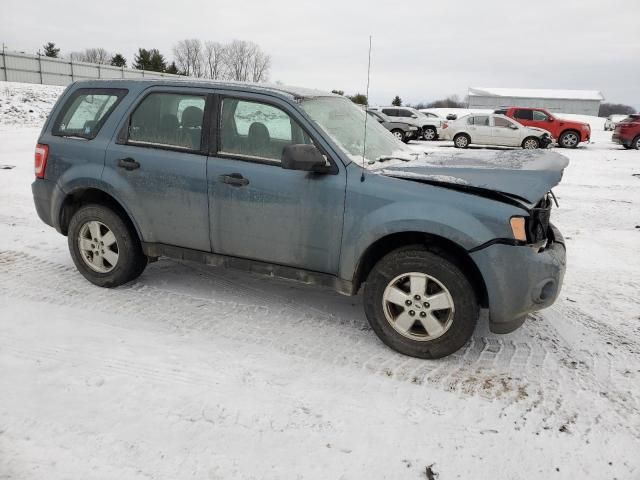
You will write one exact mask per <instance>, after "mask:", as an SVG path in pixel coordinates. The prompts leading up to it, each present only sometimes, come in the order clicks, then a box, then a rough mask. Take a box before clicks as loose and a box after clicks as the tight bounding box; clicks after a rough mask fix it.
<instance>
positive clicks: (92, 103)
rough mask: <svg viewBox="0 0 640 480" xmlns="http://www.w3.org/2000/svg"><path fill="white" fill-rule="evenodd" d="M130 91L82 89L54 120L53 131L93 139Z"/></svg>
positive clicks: (74, 93) (77, 91) (56, 133)
mask: <svg viewBox="0 0 640 480" xmlns="http://www.w3.org/2000/svg"><path fill="white" fill-rule="evenodd" d="M127 92H128V90H126V89H115V88H101V89H93V88H90V89H88V88H81V89H78V90H76V91H75V92H73V93H72V94H71V96H70V97H69V98H68V99H67V101H66V102H65V103H64V105H63V107H62V110H61V111H60V113H59V114H58V116H57V117H56V119H55V122H54V123H53V129H52V134H53V135H56V136H59V137H80V138H86V139H87V140H91V139H93V138H95V137H96V135H98V132H100V129H101V128H102V125H104V122H106V121H107V119H108V118H109V115H111V113H112V112H113V110H114V109H115V108H116V106H117V105H118V103H120V101H121V100H122V99H123V98H124V96H125V95H126V94H127Z"/></svg>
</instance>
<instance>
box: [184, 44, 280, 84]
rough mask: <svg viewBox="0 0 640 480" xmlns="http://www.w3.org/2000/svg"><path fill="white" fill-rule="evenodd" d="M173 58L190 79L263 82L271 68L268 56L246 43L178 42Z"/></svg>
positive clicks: (254, 45)
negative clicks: (204, 78)
mask: <svg viewBox="0 0 640 480" xmlns="http://www.w3.org/2000/svg"><path fill="white" fill-rule="evenodd" d="M173 55H174V57H175V63H176V64H177V66H178V68H179V69H180V70H181V71H182V72H184V74H185V75H187V76H191V77H207V78H212V79H214V80H219V79H226V80H236V81H240V82H250V81H253V82H264V81H266V80H267V78H268V76H269V69H270V68H271V57H270V56H269V55H268V54H266V53H265V52H263V51H262V49H261V48H260V47H259V46H258V45H257V44H255V43H253V42H247V41H245V40H234V41H232V42H231V43H229V44H222V43H219V42H206V43H205V44H204V46H203V44H202V42H201V41H200V40H197V39H191V40H180V41H179V42H178V43H177V44H176V45H175V46H174V47H173Z"/></svg>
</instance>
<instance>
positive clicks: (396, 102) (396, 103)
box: [391, 95, 402, 107]
mask: <svg viewBox="0 0 640 480" xmlns="http://www.w3.org/2000/svg"><path fill="white" fill-rule="evenodd" d="M391 105H393V106H394V107H401V106H402V99H401V98H400V97H399V96H398V95H396V98H394V99H393V101H392V102H391Z"/></svg>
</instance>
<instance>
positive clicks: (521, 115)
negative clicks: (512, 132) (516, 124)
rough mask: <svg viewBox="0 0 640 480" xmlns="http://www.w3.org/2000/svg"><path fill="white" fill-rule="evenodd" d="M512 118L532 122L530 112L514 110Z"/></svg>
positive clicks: (531, 113)
mask: <svg viewBox="0 0 640 480" xmlns="http://www.w3.org/2000/svg"><path fill="white" fill-rule="evenodd" d="M513 116H514V118H517V119H519V120H533V111H532V110H516V111H515V113H514V114H513Z"/></svg>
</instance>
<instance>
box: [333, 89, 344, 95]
mask: <svg viewBox="0 0 640 480" xmlns="http://www.w3.org/2000/svg"><path fill="white" fill-rule="evenodd" d="M331 93H335V94H336V95H344V90H331Z"/></svg>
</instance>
